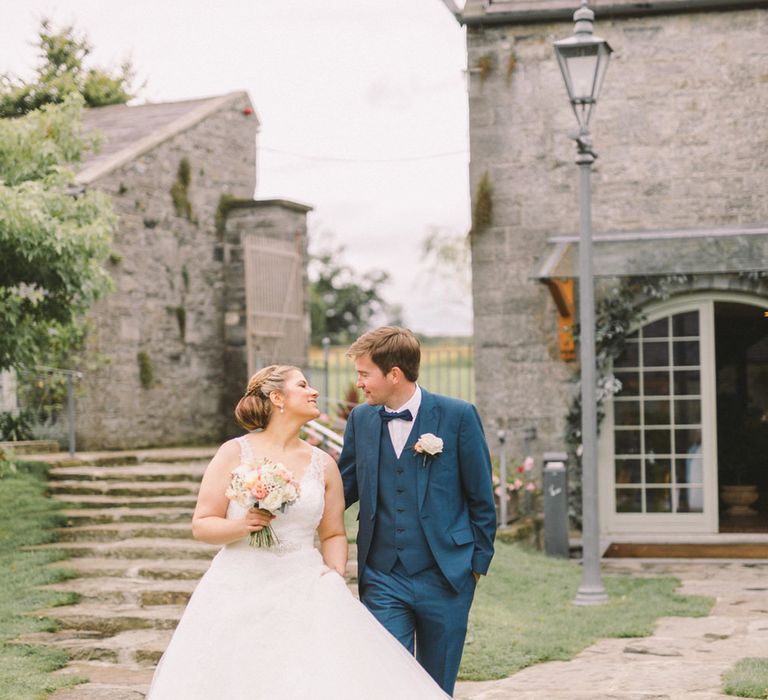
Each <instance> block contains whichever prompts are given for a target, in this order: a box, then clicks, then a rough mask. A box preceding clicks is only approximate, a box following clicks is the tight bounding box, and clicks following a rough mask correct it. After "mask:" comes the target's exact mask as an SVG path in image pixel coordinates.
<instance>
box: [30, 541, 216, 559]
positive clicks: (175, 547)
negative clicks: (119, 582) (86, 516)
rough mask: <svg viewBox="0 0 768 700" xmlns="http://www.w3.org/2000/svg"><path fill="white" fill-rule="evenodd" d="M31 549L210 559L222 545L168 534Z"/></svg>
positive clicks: (86, 554)
mask: <svg viewBox="0 0 768 700" xmlns="http://www.w3.org/2000/svg"><path fill="white" fill-rule="evenodd" d="M30 549H54V550H57V551H61V552H66V553H67V555H68V556H70V557H75V558H78V557H99V558H107V559H112V558H114V559H166V558H167V559H205V560H210V559H211V557H213V555H214V554H216V552H218V551H219V550H220V549H221V547H219V546H218V545H212V544H204V543H202V542H196V541H194V540H178V539H170V538H167V537H164V538H160V537H133V538H130V539H126V540H121V541H115V542H89V541H76V542H52V543H50V544H42V545H36V546H35V547H30Z"/></svg>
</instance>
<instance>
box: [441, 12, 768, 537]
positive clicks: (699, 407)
mask: <svg viewBox="0 0 768 700" xmlns="http://www.w3.org/2000/svg"><path fill="white" fill-rule="evenodd" d="M446 4H447V5H448V6H449V7H451V3H450V2H447V3H446ZM578 6H579V2H578V0H567V1H564V0H467V2H466V4H465V6H464V7H463V9H462V10H459V9H457V8H455V7H454V8H453V10H454V14H455V16H456V18H457V20H458V21H459V22H461V23H462V24H464V25H465V26H466V37H467V52H468V70H469V115H470V150H471V164H470V182H471V190H472V200H473V201H472V206H473V213H474V215H475V223H474V228H473V232H472V233H471V243H472V259H473V263H472V264H473V278H474V282H473V285H474V290H473V291H474V313H475V350H476V367H477V370H476V372H477V396H478V403H479V407H480V410H481V413H482V415H483V417H484V421H485V424H486V429H487V431H488V434H489V436H490V437H491V442H492V443H493V436H495V435H496V431H497V429H498V427H500V426H504V427H506V428H507V429H508V435H509V438H510V441H511V444H512V445H513V452H514V453H515V454H516V455H522V454H524V452H525V451H530V452H532V453H533V454H535V455H541V453H542V452H543V451H545V450H552V449H562V448H564V447H565V443H564V434H565V428H566V418H567V415H568V411H569V402H570V399H571V397H572V396H573V393H574V389H575V382H576V380H577V371H578V363H577V362H576V360H575V358H576V353H575V352H574V342H573V340H574V339H573V323H574V321H575V320H576V319H577V318H578V310H577V309H574V302H573V299H574V293H573V292H574V275H575V274H576V272H575V264H574V261H575V260H576V256H577V250H576V246H577V237H578V199H577V186H578V181H577V168H576V167H575V165H574V158H575V155H576V151H575V148H574V143H573V141H571V140H570V139H569V138H568V134H569V133H572V132H574V131H575V130H576V120H575V119H574V115H573V113H572V111H571V109H570V107H569V105H568V101H567V95H566V92H565V88H564V85H563V81H562V77H561V75H560V71H559V68H558V65H557V61H556V60H555V56H554V51H553V46H552V45H553V42H554V41H555V40H557V39H562V38H565V37H567V36H570V35H571V34H572V32H573V19H572V17H573V12H574V10H576V9H577V8H578ZM591 7H592V9H594V11H595V14H596V19H595V33H596V34H598V35H599V36H601V37H603V38H605V39H606V40H608V41H609V42H610V44H611V46H612V48H613V49H614V51H615V53H614V54H613V57H612V59H611V64H610V65H609V67H608V72H607V75H606V79H605V83H604V85H603V90H602V93H601V95H600V102H599V104H598V106H597V109H596V112H595V116H594V117H593V119H592V135H593V139H594V144H595V150H596V151H597V152H598V153H599V156H600V157H599V159H598V160H597V161H596V163H595V166H594V168H593V176H592V184H593V195H592V219H593V230H594V241H595V243H594V265H595V274H596V275H597V289H598V301H599V303H600V302H602V301H605V299H606V298H607V297H608V296H610V295H613V297H614V298H618V297H620V296H621V295H625V294H628V295H629V300H628V305H629V306H630V307H631V308H632V309H633V314H634V315H633V316H632V318H633V323H632V327H631V328H630V329H629V330H630V331H631V333H632V335H631V336H630V339H629V341H628V343H627V345H626V347H625V349H624V350H623V351H622V354H621V355H620V356H619V357H618V358H617V359H616V360H615V361H614V363H613V367H611V366H610V365H609V366H608V367H607V370H608V373H609V374H608V376H609V377H610V373H611V372H612V373H613V376H614V377H615V378H616V379H619V380H620V381H621V383H622V386H621V390H620V391H618V393H616V394H615V395H613V396H612V397H611V398H609V399H608V400H607V401H606V403H605V405H604V409H605V418H604V420H603V421H602V424H601V430H600V444H599V466H598V471H599V479H598V480H599V492H600V517H601V527H602V529H603V532H604V534H605V535H611V536H612V537H620V536H622V535H623V536H627V537H632V536H637V535H643V536H650V535H651V534H652V533H661V534H662V536H663V537H670V536H672V535H673V534H674V533H680V535H681V536H683V537H685V536H689V535H691V534H694V533H718V532H725V531H744V530H752V531H755V530H758V531H759V530H761V529H762V531H768V462H767V461H766V457H765V454H766V448H768V318H766V317H765V316H766V309H768V284H767V281H768V197H766V192H767V191H768V176H767V175H766V172H768V119H766V114H768V41H766V40H767V39H768V2H765V1H761V2H756V1H755V2H735V1H730V2H718V1H717V0H650V1H648V2H642V3H639V2H634V1H632V0H599V1H595V2H593V3H591ZM639 278H642V282H641V280H640V279H639ZM577 284H578V283H577ZM761 445H762V446H763V447H762V452H761V451H760V450H761V447H760V446H761ZM493 447H494V445H493V444H492V448H493ZM737 480H738V481H741V482H745V481H749V482H752V483H756V484H757V486H758V489H759V493H760V496H759V497H758V496H756V495H755V496H754V497H749V498H752V500H753V501H754V499H755V498H757V499H758V500H757V501H756V502H753V503H752V504H751V506H748V507H745V506H743V507H742V508H741V510H740V509H739V508H736V510H731V509H730V508H729V509H728V510H726V506H725V505H723V503H722V501H721V500H720V495H719V490H720V487H721V486H723V485H725V484H728V483H731V482H734V481H737ZM755 510H757V511H758V512H759V515H754V514H752V513H753V512H754V511H755Z"/></svg>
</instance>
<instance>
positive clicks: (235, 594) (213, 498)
mask: <svg viewBox="0 0 768 700" xmlns="http://www.w3.org/2000/svg"><path fill="white" fill-rule="evenodd" d="M317 397H318V392H317V391H316V390H315V389H313V388H312V387H311V386H310V385H309V383H308V382H307V380H306V379H305V377H304V375H303V374H302V373H301V371H300V370H299V369H298V368H296V367H291V366H287V365H280V366H278V365H271V366H269V367H265V368H264V369H262V370H260V371H259V372H257V373H256V374H254V375H253V376H252V377H251V379H250V381H249V382H248V387H247V390H246V392H245V395H244V396H243V398H242V399H241V400H240V402H239V403H238V405H237V408H236V409H235V417H236V418H237V421H238V422H239V423H240V425H241V426H243V428H245V429H246V430H248V431H255V432H249V434H247V435H244V436H242V437H239V438H236V439H234V440H230V441H228V442H225V443H224V444H223V445H222V446H221V447H220V448H219V450H218V452H217V453H216V455H215V456H214V458H213V460H211V463H210V464H209V465H208V468H207V469H206V471H205V474H204V476H203V480H202V484H201V486H200V493H199V495H198V500H197V507H196V508H195V514H194V516H193V519H192V531H193V534H194V536H195V538H197V539H199V540H202V541H203V542H208V543H211V544H220V545H223V547H222V549H221V550H220V551H219V553H218V554H217V555H216V556H215V557H214V559H213V561H212V562H211V566H210V568H209V569H208V571H207V572H206V574H205V575H204V576H203V578H202V579H201V580H200V582H199V584H198V586H197V588H196V589H195V592H194V594H193V595H192V597H191V598H190V601H189V604H188V605H187V608H186V610H185V612H184V615H183V617H182V618H181V621H180V622H179V625H178V627H177V628H176V631H175V633H174V635H173V638H172V639H171V642H170V644H169V646H168V648H167V649H166V651H165V654H163V657H162V659H161V660H160V663H159V665H158V667H157V670H156V671H155V675H154V678H153V680H152V685H151V687H150V690H149V695H148V696H147V697H148V699H149V700H178V699H179V698H184V700H195V699H199V700H213V699H220V700H256V699H257V698H273V697H280V698H286V699H287V700H325V699H327V700H331V698H333V700H344V699H346V698H348V699H350V700H352V699H353V698H355V699H357V698H360V697H365V698H366V700H376V699H381V700H392V699H393V698H398V700H429V699H430V698H446V697H448V696H447V695H445V693H443V691H442V690H441V689H440V688H439V687H438V685H437V684H436V683H435V682H434V681H433V680H432V678H431V677H430V676H429V675H428V674H427V673H426V671H424V670H423V669H422V668H421V666H419V664H418V662H417V661H416V660H415V659H414V657H413V656H411V654H409V653H408V652H407V651H406V649H405V648H404V647H403V646H402V645H401V644H400V643H399V642H398V641H397V640H396V639H395V638H394V637H392V636H391V635H390V634H389V632H387V631H386V630H385V629H384V628H383V627H381V626H380V625H379V623H378V622H377V621H376V620H375V618H374V617H373V616H372V615H371V614H370V613H369V612H368V610H367V609H366V608H365V607H364V606H363V605H362V604H361V603H360V602H358V601H357V600H356V599H355V598H354V597H353V596H352V594H351V593H350V592H349V589H348V588H347V586H346V583H345V581H344V578H343V576H344V571H345V569H346V563H347V538H346V534H345V531H344V517H343V515H344V494H343V489H342V484H341V477H340V475H339V470H338V467H337V466H336V463H335V462H334V461H333V459H331V457H330V456H329V455H327V454H326V453H325V452H323V451H322V450H320V449H318V448H317V447H312V446H311V445H309V444H307V443H306V442H304V441H303V440H301V439H300V438H299V430H300V428H301V426H302V425H303V424H304V423H306V422H307V421H309V420H311V419H313V418H316V417H317V416H318V415H319V413H320V411H319V409H318V407H317ZM262 458H267V459H269V460H271V461H273V462H279V463H282V465H283V466H285V467H286V468H287V469H288V470H289V471H290V472H291V473H292V474H293V476H294V478H295V480H296V481H298V482H299V486H300V490H299V498H298V500H297V501H296V502H295V503H294V504H293V505H291V506H289V507H288V509H287V510H286V511H285V512H284V513H279V514H278V515H277V516H272V515H271V514H270V513H269V512H268V511H264V510H253V509H251V510H247V511H246V510H245V508H243V507H242V506H240V505H238V504H236V503H235V502H234V501H229V500H228V499H227V497H226V496H225V492H226V491H227V489H228V487H229V485H230V482H231V479H232V476H233V473H236V472H238V471H239V470H243V469H245V468H246V467H245V465H246V464H247V463H248V462H250V461H252V460H253V459H262ZM268 526H270V527H271V528H272V530H273V531H274V534H275V536H276V539H277V544H275V545H274V546H272V547H269V548H267V547H253V546H250V545H249V543H248V539H249V535H250V534H251V533H254V532H258V531H260V530H262V529H263V528H265V527H268ZM315 533H317V535H318V537H319V541H320V551H318V550H317V549H316V548H315V545H314V542H315Z"/></svg>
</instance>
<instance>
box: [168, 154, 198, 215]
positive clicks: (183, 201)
mask: <svg viewBox="0 0 768 700" xmlns="http://www.w3.org/2000/svg"><path fill="white" fill-rule="evenodd" d="M191 182H192V168H191V167H190V165H189V161H188V160H187V159H186V158H182V159H181V162H180V163H179V169H178V171H177V173H176V179H175V180H174V181H173V184H172V185H171V201H172V202H173V208H174V211H175V212H176V216H181V217H183V218H185V219H186V220H187V221H191V222H192V223H196V221H197V220H196V218H195V214H194V211H193V210H192V202H190V201H189V185H190V183H191Z"/></svg>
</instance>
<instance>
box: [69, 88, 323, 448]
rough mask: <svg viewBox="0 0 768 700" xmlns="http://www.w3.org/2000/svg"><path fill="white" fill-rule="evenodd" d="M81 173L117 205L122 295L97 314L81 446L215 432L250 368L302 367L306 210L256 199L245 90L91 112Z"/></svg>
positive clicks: (114, 272) (224, 426) (224, 429)
mask: <svg viewBox="0 0 768 700" xmlns="http://www.w3.org/2000/svg"><path fill="white" fill-rule="evenodd" d="M83 125H84V129H85V131H86V132H91V131H93V130H95V131H97V132H99V133H100V135H101V142H102V143H101V148H100V150H98V152H96V153H89V154H87V155H86V157H85V158H84V160H83V162H82V163H81V168H80V170H79V172H78V175H77V179H78V182H79V183H80V184H81V185H82V186H84V187H88V188H96V189H98V190H101V191H102V192H105V193H107V194H108V195H109V196H110V198H111V200H112V203H113V207H114V210H115V212H116V214H117V227H116V231H115V234H114V241H113V248H114V251H113V254H112V255H111V256H110V258H109V262H108V268H109V273H110V275H111V277H112V280H113V289H112V291H111V292H110V293H109V294H108V295H107V296H106V297H105V298H104V299H103V300H102V301H100V302H99V303H98V304H97V305H96V306H95V307H94V308H93V309H92V311H91V312H90V314H89V317H88V324H89V333H88V349H89V354H88V362H87V366H85V367H84V368H83V370H84V377H83V380H82V382H81V384H80V388H79V395H78V401H77V406H78V416H77V437H78V443H77V444H78V449H93V448H118V447H136V446H142V445H169V444H180V443H200V442H203V441H216V440H219V439H221V438H222V437H224V436H225V435H227V434H229V433H231V432H232V431H233V430H234V429H235V426H234V422H233V420H232V419H231V415H232V408H233V407H234V404H235V402H236V400H237V398H238V397H239V396H240V395H242V391H243V387H244V384H245V382H246V381H247V377H248V373H249V372H250V371H253V370H254V369H256V368H257V367H259V366H262V365H264V364H267V363H269V362H272V361H274V360H275V359H277V358H279V359H280V360H284V361H291V362H294V363H296V364H303V362H304V359H305V357H306V347H307V337H308V334H307V315H306V313H305V299H304V297H305V292H304V290H305V280H304V276H305V270H306V216H307V212H308V211H309V209H310V207H307V206H305V205H302V204H298V203H295V202H290V201H287V200H261V201H259V200H254V199H253V195H254V190H255V188H256V134H257V131H258V127H259V122H258V119H257V117H256V114H255V112H254V109H253V106H252V105H251V103H250V100H249V98H248V95H247V94H246V93H242V92H238V93H232V94H228V95H223V96H220V97H214V98H210V99H200V100H189V101H183V102H174V103H165V104H146V105H140V106H126V105H116V106H109V107H101V108H97V109H90V110H87V111H86V112H85V113H84V117H83Z"/></svg>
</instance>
